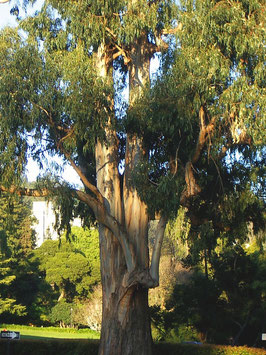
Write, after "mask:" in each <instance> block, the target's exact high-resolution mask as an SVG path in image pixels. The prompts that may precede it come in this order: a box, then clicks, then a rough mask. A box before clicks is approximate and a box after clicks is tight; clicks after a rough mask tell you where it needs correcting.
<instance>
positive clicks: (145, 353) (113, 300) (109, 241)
mask: <svg viewBox="0 0 266 355" xmlns="http://www.w3.org/2000/svg"><path fill="white" fill-rule="evenodd" d="M100 245H101V273H102V288H103V313H102V314H103V318H102V330H101V342H100V350H99V354H101V355H130V354H131V355H133V354H138V355H149V354H151V344H152V340H151V332H150V320H149V313H148V289H144V288H142V287H139V286H138V285H132V286H131V287H128V286H125V285H124V284H123V279H124V275H126V274H127V267H126V264H125V259H124V255H123V253H122V249H121V247H120V245H119V243H118V242H116V240H115V239H114V237H113V236H111V234H110V232H109V231H108V230H107V229H106V228H103V227H101V228H100Z"/></svg>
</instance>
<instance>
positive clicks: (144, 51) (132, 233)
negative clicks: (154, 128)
mask: <svg viewBox="0 0 266 355" xmlns="http://www.w3.org/2000/svg"><path fill="white" fill-rule="evenodd" d="M171 8H172V3H171V1H169V2H161V1H156V2H147V1H146V0H145V1H112V2H108V3H107V2H105V1H93V2H88V1H79V2H65V1H45V3H44V6H43V8H42V10H41V11H40V12H39V13H38V14H37V15H36V16H34V17H33V18H28V19H26V20H25V21H24V22H23V23H22V24H21V26H22V28H23V29H24V31H26V32H27V41H25V42H27V43H24V41H23V40H21V39H20V38H19V35H18V34H16V33H15V32H14V33H11V30H8V29H7V30H6V31H4V32H3V33H2V41H1V47H2V48H1V49H2V50H1V66H2V67H3V68H4V69H3V71H4V72H5V75H4V77H5V78H4V80H2V84H3V86H2V87H1V116H2V122H3V125H1V131H2V133H3V134H2V136H1V137H3V141H2V142H3V143H2V144H3V149H2V157H3V160H2V161H3V163H2V166H1V170H2V173H3V174H2V182H3V186H4V185H6V186H7V188H9V190H15V188H14V187H13V186H14V185H15V184H16V183H17V181H14V184H13V185H12V186H11V177H12V176H13V173H14V172H17V173H18V174H19V173H20V172H21V171H22V170H23V163H24V162H25V159H26V151H27V150H28V151H29V150H31V153H32V154H33V155H34V156H39V157H40V155H39V153H42V150H45V149H48V150H50V152H57V153H59V154H61V155H63V156H64V157H65V159H66V160H68V161H69V162H70V164H71V165H72V167H73V168H74V169H75V171H76V172H77V174H78V175H79V177H80V179H81V181H82V183H83V185H84V190H75V189H73V188H72V189H70V188H66V187H65V189H64V193H63V194H62V195H61V197H62V198H63V199H64V204H63V205H64V206H63V209H62V212H66V213H63V214H62V219H61V222H65V221H66V220H67V217H71V216H72V214H71V211H70V208H71V207H72V206H73V203H72V200H71V199H73V198H76V199H78V200H79V201H82V202H83V203H85V204H86V205H87V206H89V207H90V209H91V210H92V211H93V212H94V215H95V217H96V219H97V220H98V222H99V224H100V252H101V274H102V285H103V322H102V332H101V346H100V353H102V354H114V353H116V354H130V353H133V352H137V353H138V354H150V353H151V334H150V325H149V315H148V288H150V287H155V286H156V285H158V267H159V249H160V243H156V244H155V251H154V257H153V259H152V263H151V265H149V255H148V241H147V231H148V220H149V219H148V213H147V208H146V205H145V204H144V202H143V201H142V200H141V199H140V197H139V195H138V193H137V190H136V188H135V187H134V186H133V184H132V180H133V177H132V175H133V171H134V169H135V167H136V166H137V164H138V163H139V162H141V161H142V160H144V159H147V156H148V155H147V152H146V151H145V149H144V146H143V142H142V141H143V139H142V137H141V135H139V134H136V133H135V129H134V126H133V127H131V126H132V124H126V122H124V121H125V120H123V119H122V118H121V114H120V115H118V114H116V110H115V107H114V100H115V99H117V98H118V96H115V93H114V83H113V82H114V76H113V68H114V67H115V66H116V67H117V70H118V71H119V70H120V71H121V73H123V76H125V74H124V72H128V76H129V93H130V94H129V109H128V110H129V112H130V111H131V110H132V107H133V106H134V104H135V102H136V101H137V100H139V99H140V97H141V94H142V91H143V89H144V88H146V87H147V88H148V87H149V69H150V59H151V57H152V56H153V54H154V53H155V52H156V51H157V50H159V46H158V44H157V42H159V44H160V42H161V40H160V36H161V35H162V33H163V31H165V27H166V28H167V26H169V27H170V25H169V23H170V21H169V19H170V17H171ZM156 38H158V40H157V39H156ZM2 79H3V78H2ZM121 104H122V103H120V102H118V104H117V105H118V106H121ZM117 105H116V106H117ZM3 118H4V119H3ZM131 122H133V120H132V119H131ZM136 123H137V121H136ZM126 126H128V127H126ZM137 126H139V125H138V124H137ZM29 134H30V135H31V136H32V137H33V138H34V139H35V141H37V142H39V144H38V143H37V144H36V145H35V146H32V147H29V146H27V145H28V143H27V141H26V140H25V137H26V136H27V135H29ZM4 142H5V143H4ZM18 151H19V152H18ZM10 156H15V158H14V159H13V160H12V164H10V163H8V160H9V157H10ZM121 159H122V160H121ZM39 160H40V161H41V157H40V158H39ZM120 161H122V165H123V167H122V170H123V172H122V174H121V170H119V169H118V166H119V163H120ZM50 188H51V185H50V186H49V187H47V186H46V187H45V188H43V189H42V190H39V191H37V190H35V191H33V190H25V189H24V190H23V189H20V190H18V189H17V192H18V193H21V194H28V195H34V196H37V195H46V194H48V193H51V192H49V191H51V189H50ZM3 189H4V187H3ZM52 191H55V190H54V189H52ZM57 191H58V190H57ZM66 191H68V192H69V194H68V195H67V194H65V192H66ZM66 204H68V207H69V208H66ZM65 217H66V218H65ZM165 223H166V220H165V218H163V219H162V222H161V223H160V228H159V229H160V232H159V233H160V234H162V232H163V227H164V226H165Z"/></svg>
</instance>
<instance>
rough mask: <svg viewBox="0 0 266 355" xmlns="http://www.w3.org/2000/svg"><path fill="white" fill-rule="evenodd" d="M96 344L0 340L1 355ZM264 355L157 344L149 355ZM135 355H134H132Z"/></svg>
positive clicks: (85, 349) (75, 353) (80, 354)
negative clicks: (151, 354)
mask: <svg viewBox="0 0 266 355" xmlns="http://www.w3.org/2000/svg"><path fill="white" fill-rule="evenodd" d="M98 347H99V340H86V339H75V340H73V339H64V340H63V339H46V340H39V339H37V340H32V339H21V340H13V341H8V340H0V354H1V355H29V354H38V355H47V354H49V355H97V353H98ZM161 354H164V355H265V354H266V351H265V349H259V348H247V347H231V346H221V345H192V344H174V343H157V344H154V347H153V355H161ZM135 355H138V354H135Z"/></svg>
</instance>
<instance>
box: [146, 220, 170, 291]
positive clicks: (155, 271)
mask: <svg viewBox="0 0 266 355" xmlns="http://www.w3.org/2000/svg"><path fill="white" fill-rule="evenodd" d="M166 223H167V219H166V217H164V216H161V218H160V220H159V223H158V226H157V229H156V234H157V236H156V239H155V243H154V247H153V252H152V259H151V266H150V275H151V278H152V279H153V280H154V283H155V284H154V286H153V287H156V286H158V285H159V264H160V257H161V250H162V243H163V238H164V231H165V227H166Z"/></svg>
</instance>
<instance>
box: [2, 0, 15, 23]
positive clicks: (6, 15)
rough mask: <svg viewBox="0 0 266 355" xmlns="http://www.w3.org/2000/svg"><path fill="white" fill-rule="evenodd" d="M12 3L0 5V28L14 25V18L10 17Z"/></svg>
mask: <svg viewBox="0 0 266 355" xmlns="http://www.w3.org/2000/svg"><path fill="white" fill-rule="evenodd" d="M11 9H12V1H11V2H10V3H6V4H0V28H3V27H5V26H14V25H15V24H16V19H15V16H11V15H10V10H11Z"/></svg>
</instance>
